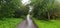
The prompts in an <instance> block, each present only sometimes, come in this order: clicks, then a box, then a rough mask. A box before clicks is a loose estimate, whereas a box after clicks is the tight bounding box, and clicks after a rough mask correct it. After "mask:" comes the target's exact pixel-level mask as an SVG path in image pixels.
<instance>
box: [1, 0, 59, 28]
mask: <svg viewBox="0 0 60 28" xmlns="http://www.w3.org/2000/svg"><path fill="white" fill-rule="evenodd" d="M21 1H22V0H0V24H1V25H0V28H7V27H8V28H10V27H12V28H13V27H15V26H16V25H17V24H18V23H19V22H21V21H22V19H26V15H27V14H28V10H29V5H31V6H33V10H32V12H31V13H30V14H31V17H33V18H35V19H36V20H35V22H36V24H37V25H38V26H39V25H41V27H42V26H44V27H45V25H46V27H48V28H49V27H50V28H51V26H48V25H49V24H50V25H51V24H52V25H53V26H54V27H52V28H55V24H56V23H57V24H56V27H57V28H60V27H59V25H60V23H59V21H57V20H55V19H60V2H58V1H57V0H30V1H31V3H30V4H27V5H24V4H22V2H21ZM6 18H7V19H6ZM15 18H16V19H15ZM18 18H19V19H18ZM21 18H22V19H21ZM33 18H32V19H33ZM38 19H39V20H38ZM51 19H53V20H54V21H52V22H48V21H51ZM41 20H43V21H41ZM45 20H48V21H47V22H45ZM10 23H11V24H10ZM2 25H3V26H2ZM10 25H11V26H10ZM12 25H14V26H12Z"/></svg>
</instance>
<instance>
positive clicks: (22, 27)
mask: <svg viewBox="0 0 60 28" xmlns="http://www.w3.org/2000/svg"><path fill="white" fill-rule="evenodd" d="M17 28H38V27H37V26H36V25H35V24H34V23H33V22H32V23H31V25H30V26H28V23H27V21H26V20H24V21H23V22H21V23H20V24H19V25H18V26H17Z"/></svg>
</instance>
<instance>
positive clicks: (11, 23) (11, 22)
mask: <svg viewBox="0 0 60 28" xmlns="http://www.w3.org/2000/svg"><path fill="white" fill-rule="evenodd" d="M21 21H22V19H20V18H5V20H4V21H1V20H0V28H16V26H17V25H18V23H20V22H21Z"/></svg>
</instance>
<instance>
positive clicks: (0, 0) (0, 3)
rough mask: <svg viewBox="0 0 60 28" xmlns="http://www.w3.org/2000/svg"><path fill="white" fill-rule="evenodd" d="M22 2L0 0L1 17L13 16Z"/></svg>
mask: <svg viewBox="0 0 60 28" xmlns="http://www.w3.org/2000/svg"><path fill="white" fill-rule="evenodd" d="M20 4H21V2H20V0H0V18H3V17H13V16H14V13H15V11H16V10H18V8H19V7H20Z"/></svg>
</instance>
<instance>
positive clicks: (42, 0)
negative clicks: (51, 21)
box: [31, 0, 60, 18]
mask: <svg viewBox="0 0 60 28" xmlns="http://www.w3.org/2000/svg"><path fill="white" fill-rule="evenodd" d="M31 1H32V0H31ZM31 4H32V5H33V7H34V9H33V16H34V17H37V18H49V17H50V18H53V16H54V17H57V16H56V14H57V13H58V10H59V11H60V3H59V2H57V1H56V0H33V1H32V3H31ZM57 6H58V7H57ZM48 13H49V14H48ZM57 15H58V14H57ZM59 15H60V14H59Z"/></svg>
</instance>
